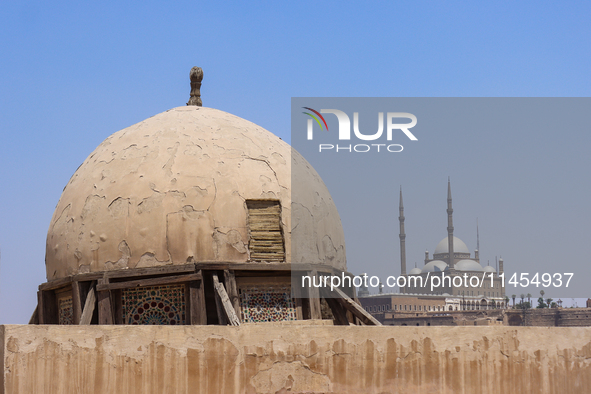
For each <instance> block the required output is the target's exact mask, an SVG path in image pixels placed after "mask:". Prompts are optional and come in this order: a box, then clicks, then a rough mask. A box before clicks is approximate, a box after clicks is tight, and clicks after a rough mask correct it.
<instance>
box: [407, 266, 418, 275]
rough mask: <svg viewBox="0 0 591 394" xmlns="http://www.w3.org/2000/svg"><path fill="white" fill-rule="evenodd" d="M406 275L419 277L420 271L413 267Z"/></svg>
mask: <svg viewBox="0 0 591 394" xmlns="http://www.w3.org/2000/svg"><path fill="white" fill-rule="evenodd" d="M408 274H409V275H420V274H421V269H420V268H416V267H415V268H413V269H411V270H410V272H409V273H408Z"/></svg>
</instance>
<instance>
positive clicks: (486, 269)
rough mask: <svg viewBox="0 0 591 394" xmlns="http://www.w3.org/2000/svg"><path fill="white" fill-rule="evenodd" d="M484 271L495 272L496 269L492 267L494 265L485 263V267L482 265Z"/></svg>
mask: <svg viewBox="0 0 591 394" xmlns="http://www.w3.org/2000/svg"><path fill="white" fill-rule="evenodd" d="M484 272H497V270H496V269H494V267H491V266H490V265H487V266H486V267H484Z"/></svg>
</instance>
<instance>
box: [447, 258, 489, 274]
mask: <svg viewBox="0 0 591 394" xmlns="http://www.w3.org/2000/svg"><path fill="white" fill-rule="evenodd" d="M454 268H455V269H456V270H458V271H478V272H482V271H484V268H482V266H481V265H480V264H478V262H476V261H474V260H470V259H465V260H460V261H458V262H457V263H455V265H454Z"/></svg>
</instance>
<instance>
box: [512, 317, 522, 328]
mask: <svg viewBox="0 0 591 394" xmlns="http://www.w3.org/2000/svg"><path fill="white" fill-rule="evenodd" d="M522 324H523V319H521V316H519V315H513V316H511V317H510V318H509V325H510V326H521V325H522Z"/></svg>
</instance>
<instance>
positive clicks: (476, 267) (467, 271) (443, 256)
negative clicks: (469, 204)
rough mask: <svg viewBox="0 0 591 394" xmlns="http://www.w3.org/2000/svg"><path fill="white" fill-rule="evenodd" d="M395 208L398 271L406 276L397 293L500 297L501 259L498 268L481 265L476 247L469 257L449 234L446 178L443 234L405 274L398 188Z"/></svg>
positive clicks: (502, 291)
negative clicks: (419, 265) (431, 250)
mask: <svg viewBox="0 0 591 394" xmlns="http://www.w3.org/2000/svg"><path fill="white" fill-rule="evenodd" d="M399 211H400V216H399V217H398V220H399V222H400V234H399V238H400V270H401V275H402V276H404V277H406V279H407V286H406V287H403V288H402V289H401V292H403V293H407V294H408V293H410V294H429V295H446V296H453V297H458V296H459V297H462V296H463V297H470V298H472V297H479V298H486V299H488V300H489V301H493V302H494V301H497V302H498V301H500V299H503V300H504V298H505V289H504V287H503V275H502V274H503V272H504V271H503V259H502V258H501V259H499V266H498V271H497V269H495V268H494V267H491V266H486V267H483V266H482V265H481V264H480V257H479V254H478V249H476V250H475V251H474V257H472V256H471V254H470V250H468V247H467V246H466V244H465V243H464V242H463V241H462V240H461V239H459V238H457V237H454V235H453V232H454V226H453V209H452V198H451V184H450V181H449V179H448V182H447V237H445V238H443V239H442V240H441V241H440V242H439V243H438V244H437V246H436V247H435V251H434V253H433V258H432V259H430V258H429V251H425V265H424V266H423V268H416V267H415V268H413V269H411V270H410V272H408V273H407V271H406V246H405V241H406V234H405V232H404V220H405V218H404V205H403V202H402V189H401V190H400V206H399ZM431 283H434V284H439V286H437V287H435V288H433V290H431Z"/></svg>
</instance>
